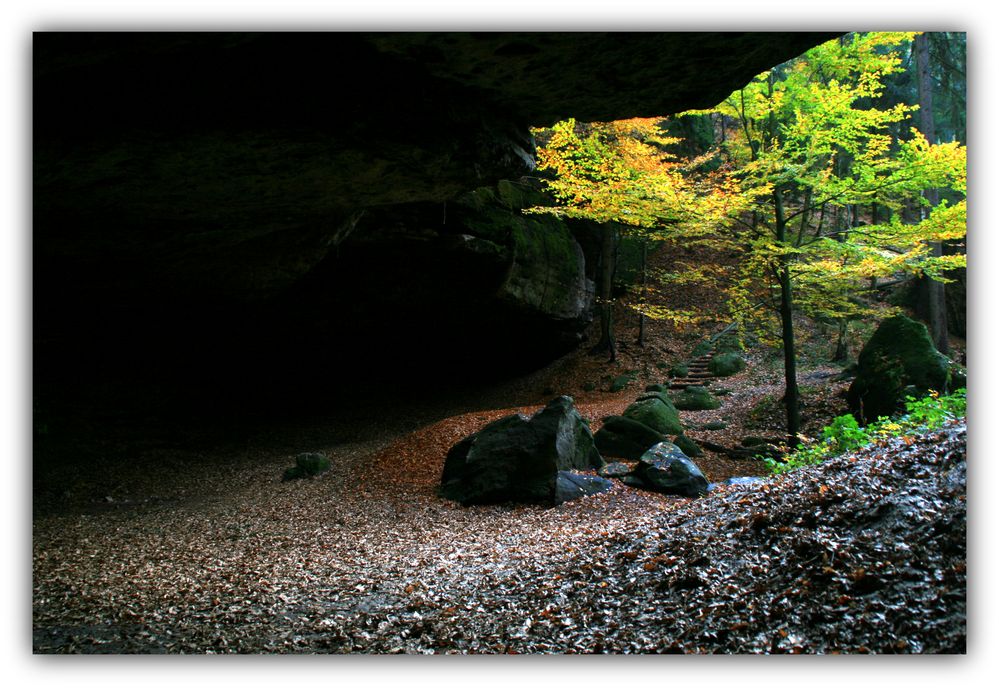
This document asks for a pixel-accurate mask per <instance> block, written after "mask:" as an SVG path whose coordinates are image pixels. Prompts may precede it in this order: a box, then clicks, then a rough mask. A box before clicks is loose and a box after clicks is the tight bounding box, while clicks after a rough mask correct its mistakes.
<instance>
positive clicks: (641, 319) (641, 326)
mask: <svg viewBox="0 0 999 688" xmlns="http://www.w3.org/2000/svg"><path fill="white" fill-rule="evenodd" d="M648 260H649V242H648V241H647V240H646V239H642V291H641V305H642V308H643V309H644V308H645V298H646V293H645V289H646V287H647V286H648ZM637 343H638V345H639V346H645V311H644V310H642V311H639V313H638V342H637Z"/></svg>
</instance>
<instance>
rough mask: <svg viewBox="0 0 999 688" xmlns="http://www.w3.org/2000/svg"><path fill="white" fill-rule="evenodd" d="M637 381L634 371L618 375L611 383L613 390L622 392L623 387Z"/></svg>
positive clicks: (611, 389)
mask: <svg viewBox="0 0 999 688" xmlns="http://www.w3.org/2000/svg"><path fill="white" fill-rule="evenodd" d="M634 381H635V374H634V373H625V374H624V375H618V376H617V377H616V378H614V380H613V381H612V382H611V384H610V391H611V392H620V391H621V390H622V389H624V388H625V387H627V386H628V385H630V384H631V383H632V382H634Z"/></svg>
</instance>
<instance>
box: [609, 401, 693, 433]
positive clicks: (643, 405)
mask: <svg viewBox="0 0 999 688" xmlns="http://www.w3.org/2000/svg"><path fill="white" fill-rule="evenodd" d="M660 394H661V393H658V392H652V393H651V394H650V395H649V396H646V397H644V398H642V399H641V400H640V401H636V402H634V403H633V404H631V405H630V406H628V408H626V409H625V410H624V413H623V414H622V415H623V416H624V417H625V418H631V419H632V420H637V421H638V422H639V423H642V424H644V425H647V426H649V427H650V428H652V429H653V430H655V431H656V432H658V433H660V434H662V435H678V434H680V433H682V432H683V425H682V424H681V423H680V414H679V413H677V410H676V407H675V406H674V405H673V404H672V403H670V402H669V401H668V398H666V399H664V398H662V396H660ZM653 395H654V396H653Z"/></svg>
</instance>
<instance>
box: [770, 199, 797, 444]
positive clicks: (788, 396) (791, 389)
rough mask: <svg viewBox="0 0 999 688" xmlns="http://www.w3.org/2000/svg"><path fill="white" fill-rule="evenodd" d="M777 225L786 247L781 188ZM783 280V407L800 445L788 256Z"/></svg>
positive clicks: (792, 438)
mask: <svg viewBox="0 0 999 688" xmlns="http://www.w3.org/2000/svg"><path fill="white" fill-rule="evenodd" d="M773 203H774V225H775V230H776V235H777V243H778V244H779V245H786V242H787V225H786V223H785V220H784V200H783V198H782V197H781V189H780V188H777V189H774V193H773ZM778 278H779V281H780V325H781V327H780V329H781V341H782V342H783V343H784V389H785V391H784V405H785V407H786V409H787V435H788V442H789V443H790V444H791V446H797V445H798V443H799V441H798V433H799V432H800V431H801V412H800V411H799V409H798V405H799V394H798V362H797V358H796V351H795V342H794V318H793V314H794V308H793V303H792V299H791V266H790V259H789V258H788V256H786V255H782V256H781V257H780V264H779V266H778Z"/></svg>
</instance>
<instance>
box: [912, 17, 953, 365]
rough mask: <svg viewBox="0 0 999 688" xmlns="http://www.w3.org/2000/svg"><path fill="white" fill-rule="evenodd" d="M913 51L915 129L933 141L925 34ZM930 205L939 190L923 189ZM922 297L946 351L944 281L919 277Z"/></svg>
mask: <svg viewBox="0 0 999 688" xmlns="http://www.w3.org/2000/svg"><path fill="white" fill-rule="evenodd" d="M913 49H914V50H915V51H916V76H917V83H918V85H919V131H920V132H921V133H922V134H923V136H925V137H926V139H927V140H928V141H929V142H930V143H933V142H934V140H935V139H936V129H935V127H934V124H933V84H932V80H931V75H930V44H929V39H928V38H927V37H926V34H924V33H921V34H919V35H918V36H916V39H915V41H914V43H913ZM923 195H924V196H925V197H926V200H928V201H929V202H930V206H931V207H934V206H936V205H937V204H938V203H939V201H940V194H939V192H938V191H937V190H936V189H927V190H926V191H925V192H924V194H923ZM930 255H932V256H934V257H939V256H941V255H943V246H942V245H941V244H940V242H939V241H934V242H930ZM923 287H924V290H925V291H924V294H925V299H926V316H927V321H928V322H927V324H928V325H929V328H930V336H931V337H932V338H933V344H934V346H936V347H937V351H939V352H940V353H943V354H947V353H949V352H950V344H949V342H948V340H947V304H946V302H945V300H944V299H945V294H944V284H943V282H937V281H936V280H932V279H930V278H928V277H924V278H923Z"/></svg>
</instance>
